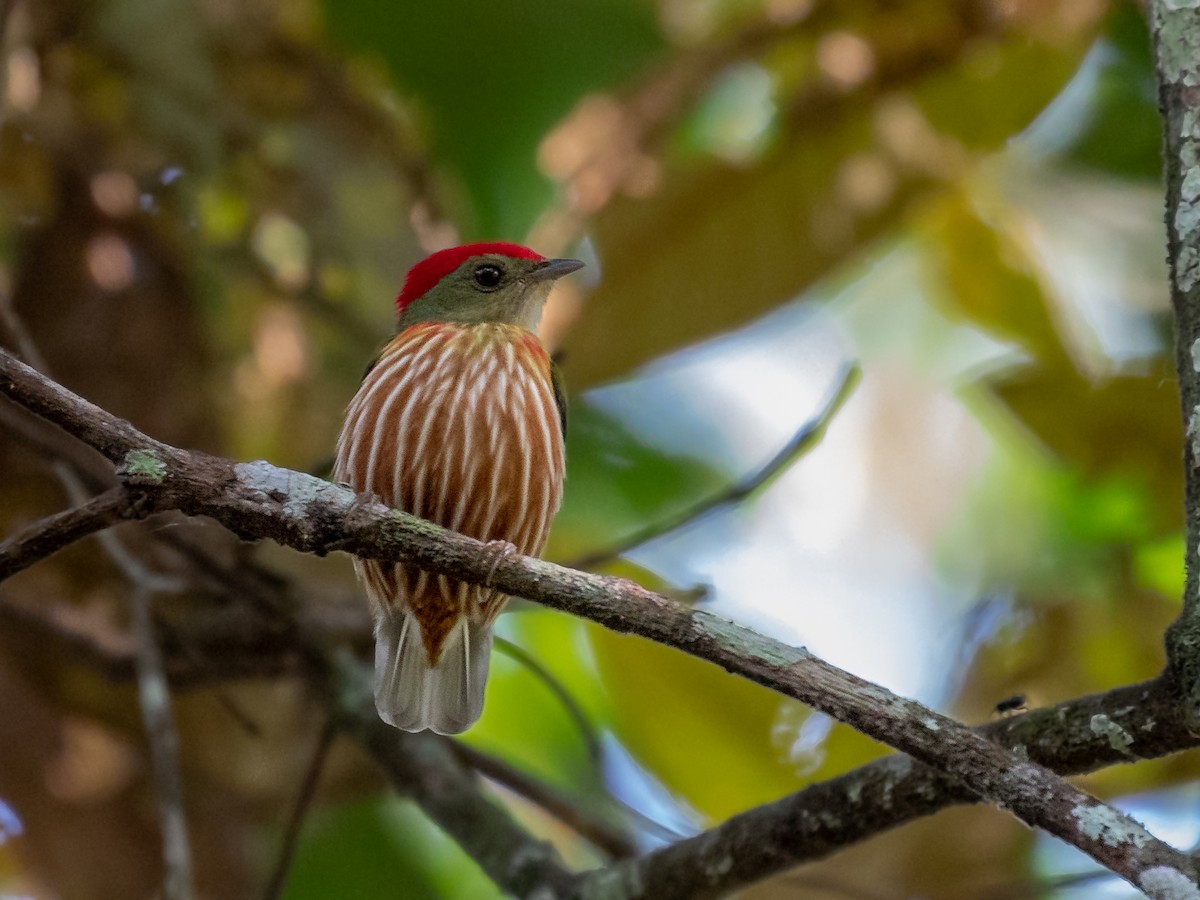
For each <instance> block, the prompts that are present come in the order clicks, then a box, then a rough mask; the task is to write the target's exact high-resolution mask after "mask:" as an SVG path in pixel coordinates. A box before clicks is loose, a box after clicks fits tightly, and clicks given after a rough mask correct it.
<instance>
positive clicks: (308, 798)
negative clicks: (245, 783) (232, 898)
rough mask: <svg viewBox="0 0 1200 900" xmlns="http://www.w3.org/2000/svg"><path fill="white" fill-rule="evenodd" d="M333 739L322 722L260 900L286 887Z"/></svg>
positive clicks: (329, 728) (275, 896) (330, 727)
mask: <svg viewBox="0 0 1200 900" xmlns="http://www.w3.org/2000/svg"><path fill="white" fill-rule="evenodd" d="M335 737H337V731H336V729H334V727H333V722H332V721H330V722H326V723H325V725H324V726H323V727H322V728H321V734H320V736H319V737H318V738H317V746H316V749H315V750H313V756H312V760H311V762H309V765H308V771H307V772H305V773H304V782H303V783H302V784H301V785H300V795H299V796H298V797H297V798H296V806H295V808H293V810H292V815H291V818H290V819H288V824H287V829H286V830H285V831H284V833H283V846H282V847H281V848H280V851H279V860H278V862H276V864H275V870H274V871H273V872H272V873H271V878H270V880H268V881H267V887H266V889H265V890H264V891H263V900H278V898H279V897H281V896H282V895H283V889H284V887H286V886H287V877H288V872H289V871H290V870H291V868H292V859H293V858H294V857H295V855H296V847H297V845H298V844H299V843H300V832H301V830H302V829H303V827H304V819H305V817H306V816H307V815H308V810H309V807H310V806H312V802H313V798H315V797H316V795H317V784H318V783H319V782H320V780H321V770H322V769H324V768H325V761H326V760H327V759H328V758H329V748H330V747H332V746H333V739H334V738H335Z"/></svg>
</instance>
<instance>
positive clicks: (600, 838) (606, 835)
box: [444, 738, 637, 859]
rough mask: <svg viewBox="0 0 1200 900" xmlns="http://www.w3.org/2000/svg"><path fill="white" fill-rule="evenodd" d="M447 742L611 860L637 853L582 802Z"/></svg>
mask: <svg viewBox="0 0 1200 900" xmlns="http://www.w3.org/2000/svg"><path fill="white" fill-rule="evenodd" d="M444 740H445V742H446V744H447V745H449V746H450V748H451V749H452V750H453V751H454V754H455V756H457V757H458V758H459V759H460V760H462V762H463V763H464V764H465V765H467V766H470V767H471V768H472V769H474V770H475V771H476V772H478V773H479V774H480V775H482V776H483V777H484V778H487V779H488V780H489V781H494V782H495V783H496V784H498V785H500V786H501V787H504V788H506V789H507V790H510V791H512V792H513V793H514V794H516V795H517V796H518V797H523V798H524V799H526V800H528V801H529V802H530V803H532V804H534V805H535V806H538V807H540V808H541V809H543V810H545V811H546V812H548V813H549V814H550V815H552V816H554V818H556V819H558V820H559V821H560V822H562V823H563V824H564V825H566V826H567V827H568V828H570V829H571V830H572V831H574V832H575V833H576V834H578V835H579V836H580V837H582V838H584V839H585V840H586V841H587V842H588V843H590V844H591V845H592V846H594V847H595V848H596V849H598V850H601V851H603V852H604V853H605V854H607V855H608V856H609V857H610V858H612V859H626V858H628V857H630V856H633V855H634V854H635V853H636V852H637V846H636V845H635V844H634V843H633V841H632V840H631V839H630V837H629V835H627V834H625V833H624V832H623V831H621V830H620V829H619V828H617V827H615V826H614V825H611V824H609V823H608V822H607V821H605V820H604V819H602V818H600V817H598V816H596V815H594V814H593V813H591V812H590V811H588V810H586V809H583V808H582V807H581V806H580V805H579V801H577V800H575V799H573V798H571V797H568V796H566V795H564V794H562V793H561V792H559V791H558V790H556V789H555V788H553V787H551V786H550V785H548V784H546V783H545V782H544V781H540V780H539V779H537V778H534V777H533V776H531V775H528V774H526V773H525V772H522V771H521V770H520V769H518V768H516V767H515V766H512V765H510V764H509V763H508V762H506V761H504V760H502V759H499V758H498V757H495V756H492V755H491V754H490V753H484V752H483V751H482V750H477V749H475V748H474V747H472V746H470V745H468V744H464V743H462V742H461V741H455V740H451V739H450V738H445V739H444Z"/></svg>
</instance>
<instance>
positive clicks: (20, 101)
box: [4, 47, 42, 112]
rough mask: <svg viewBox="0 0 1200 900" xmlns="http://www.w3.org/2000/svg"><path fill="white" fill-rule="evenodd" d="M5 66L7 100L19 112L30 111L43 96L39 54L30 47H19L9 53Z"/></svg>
mask: <svg viewBox="0 0 1200 900" xmlns="http://www.w3.org/2000/svg"><path fill="white" fill-rule="evenodd" d="M5 68H6V70H7V71H6V74H7V79H6V81H7V84H6V90H5V92H4V93H5V100H6V101H7V103H8V105H9V106H11V107H12V108H13V109H14V110H16V111H17V112H29V111H30V110H32V109H33V108H34V107H36V106H37V105H38V101H39V100H40V99H41V97H42V76H41V73H40V70H39V68H38V58H37V54H36V53H35V52H34V51H33V49H32V48H30V47H17V48H15V49H14V50H12V51H11V52H10V53H9V56H8V65H7V66H6V67H5Z"/></svg>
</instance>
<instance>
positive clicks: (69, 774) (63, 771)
mask: <svg viewBox="0 0 1200 900" xmlns="http://www.w3.org/2000/svg"><path fill="white" fill-rule="evenodd" d="M61 736H62V747H61V749H60V751H59V752H58V754H57V755H55V756H53V757H52V758H50V759H49V760H48V761H47V762H46V769H45V778H46V790H48V791H49V792H50V793H51V794H52V795H53V796H55V797H57V798H58V799H60V800H63V801H66V802H68V803H81V804H92V803H103V802H105V801H106V800H109V799H111V798H112V797H114V796H116V795H117V794H118V793H120V792H121V791H123V790H125V788H126V787H128V785H129V783H130V781H131V780H132V779H133V778H134V776H135V775H136V774H137V771H138V767H139V765H138V762H137V758H136V756H135V755H134V752H133V749H132V748H131V747H130V746H129V744H127V743H126V742H125V741H123V740H122V739H121V738H120V737H118V736H117V734H116V733H115V732H113V731H111V730H109V729H108V728H106V727H105V726H103V725H101V724H99V723H98V722H94V721H92V720H90V719H81V718H77V717H74V716H67V717H65V718H64V719H63V722H62V730H61Z"/></svg>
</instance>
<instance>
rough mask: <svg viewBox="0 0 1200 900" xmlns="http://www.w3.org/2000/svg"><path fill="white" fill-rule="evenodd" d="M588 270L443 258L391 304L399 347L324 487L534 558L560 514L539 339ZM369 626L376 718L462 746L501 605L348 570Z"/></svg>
mask: <svg viewBox="0 0 1200 900" xmlns="http://www.w3.org/2000/svg"><path fill="white" fill-rule="evenodd" d="M581 266H583V263H582V262H580V261H579V260H576V259H547V258H545V257H544V256H541V255H540V254H538V253H535V252H534V251H532V250H530V249H528V248H526V247H521V246H519V245H517V244H509V243H499V242H496V243H483V244H470V245H467V246H464V247H453V248H451V249H448V250H441V251H439V252H437V253H434V254H432V255H431V256H429V257H427V258H425V259H423V260H422V261H421V262H419V263H417V264H416V265H415V266H413V267H412V269H411V270H410V271H409V273H408V277H407V278H406V279H405V282H404V287H403V289H402V290H401V291H400V295H399V296H398V297H397V298H396V310H397V312H398V314H399V318H398V323H397V332H396V336H395V337H393V338H392V339H391V341H389V342H388V344H387V345H386V346H385V347H384V348H383V350H382V351H381V352H380V354H379V356H378V357H377V358H376V360H375V361H374V362H373V363H372V364H371V366H370V367H369V368H368V369H367V373H366V375H365V376H364V378H363V382H362V384H361V385H360V386H359V389H358V393H356V394H355V395H354V399H353V400H351V401H350V405H349V407H348V408H347V410H346V420H345V423H344V424H343V425H342V431H341V435H340V436H339V437H338V443H337V458H336V463H335V465H334V477H335V479H336V480H337V481H339V482H341V483H344V484H347V485H349V486H350V487H352V488H353V489H354V490H356V491H359V492H366V493H369V494H373V495H375V496H377V497H379V498H380V499H381V500H382V501H383V502H384V503H386V504H388V505H389V506H392V507H395V508H396V509H400V510H403V511H405V512H409V513H412V514H413V515H416V516H420V517H421V518H423V519H428V520H429V521H432V522H435V523H437V524H438V525H442V526H444V527H445V528H449V529H451V530H452V531H458V532H461V533H462V534H466V535H469V536H470V537H473V538H476V539H478V540H480V541H487V542H489V543H491V545H492V547H491V549H492V551H493V552H494V553H496V554H497V557H496V558H497V561H499V559H500V558H501V556H502V555H504V554H506V553H511V552H513V551H514V550H515V551H516V552H520V553H522V554H526V555H537V554H538V553H540V552H541V550H542V548H543V547H544V546H545V543H546V536H547V535H548V533H549V531H550V521H551V519H553V517H554V514H555V513H556V512H557V511H558V506H559V502H560V501H561V499H562V486H563V477H564V474H565V458H564V451H563V435H564V433H565V431H566V407H565V405H564V397H563V392H562V389H561V385H560V382H559V380H558V375H557V370H556V368H555V366H554V364H553V363H552V362H551V360H550V357H549V356H548V355H547V353H546V350H545V348H543V346H542V344H541V342H540V341H539V340H538V338H537V336H536V335H535V334H534V332H533V329H534V328H535V327H536V326H537V322H538V319H539V318H540V317H541V313H542V307H543V305H544V304H545V302H546V297H547V296H548V295H549V293H550V287H551V285H552V283H553V282H554V280H555V279H557V278H560V277H561V276H563V275H566V274H568V273H570V272H574V271H575V270H576V269H579V268H580V267H581ZM354 566H355V570H356V572H357V574H358V577H359V580H360V581H361V582H362V584H363V586H364V588H365V589H366V592H367V597H368V599H369V600H370V602H371V606H372V611H373V613H374V616H375V705H376V706H377V707H378V709H379V715H380V717H381V718H382V719H383V720H384V721H385V722H388V723H389V724H391V725H394V726H396V727H397V728H402V729H404V730H405V731H422V730H424V729H431V730H433V731H436V732H438V733H439V734H457V733H458V732H461V731H464V730H465V729H467V728H468V727H470V726H471V725H472V724H473V723H474V722H475V721H476V720H477V719H478V718H479V715H480V713H481V712H482V711H483V692H484V684H485V682H486V680H487V672H488V660H489V657H490V654H491V646H492V623H493V622H494V621H495V619H496V616H497V615H498V614H499V613H500V610H501V609H502V608H503V606H504V604H505V602H506V601H507V600H508V597H507V596H505V595H503V594H500V593H498V592H496V591H495V590H493V589H491V588H490V587H486V586H481V585H470V584H467V583H466V582H460V581H457V580H455V579H453V578H448V577H447V576H445V575H435V574H431V573H429V572H425V571H423V570H420V569H415V568H414V567H412V566H408V565H400V564H395V565H393V564H390V563H379V562H374V561H371V560H362V559H355V561H354Z"/></svg>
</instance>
